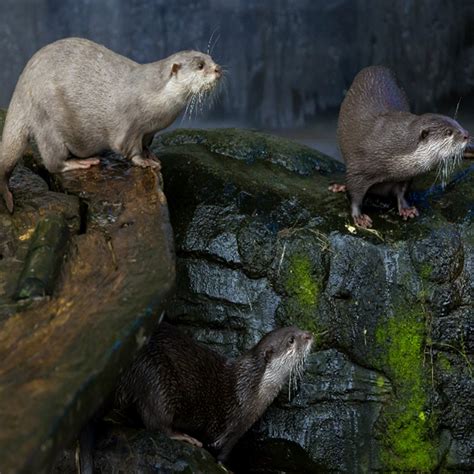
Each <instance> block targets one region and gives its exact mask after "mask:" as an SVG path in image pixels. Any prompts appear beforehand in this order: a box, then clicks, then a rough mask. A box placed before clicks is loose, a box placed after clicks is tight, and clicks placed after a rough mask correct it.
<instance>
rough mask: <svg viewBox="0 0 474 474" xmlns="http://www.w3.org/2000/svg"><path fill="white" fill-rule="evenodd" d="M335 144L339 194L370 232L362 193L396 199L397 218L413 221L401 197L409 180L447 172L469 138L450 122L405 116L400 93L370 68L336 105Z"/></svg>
mask: <svg viewBox="0 0 474 474" xmlns="http://www.w3.org/2000/svg"><path fill="white" fill-rule="evenodd" d="M337 135H338V141H339V146H340V148H341V152H342V156H343V158H344V161H345V163H346V167H347V171H346V186H343V185H338V184H336V185H333V186H331V187H330V188H329V189H330V190H331V191H335V192H338V191H345V190H346V189H347V192H348V194H349V197H350V200H351V211H352V217H353V219H354V222H355V224H357V225H359V226H361V227H371V226H372V220H371V219H370V217H369V216H368V215H366V214H362V212H361V206H362V201H363V199H364V196H365V194H366V193H367V192H369V193H374V194H378V195H382V196H388V195H394V196H396V198H397V203H398V212H399V214H400V215H401V216H402V217H403V219H407V218H413V217H416V216H418V210H417V209H416V208H415V207H411V206H410V205H409V204H408V202H407V201H406V199H405V193H406V191H407V189H408V187H409V185H410V182H411V180H412V178H414V177H415V176H417V175H419V174H422V173H425V172H427V171H428V170H430V169H432V168H435V167H439V168H440V172H441V173H443V174H444V178H445V179H446V174H447V172H448V171H449V170H450V169H451V168H452V167H453V166H454V164H455V163H456V162H457V161H459V160H460V159H461V157H462V155H463V151H464V149H465V148H466V146H467V144H468V142H469V134H468V132H467V131H466V130H464V128H462V127H461V126H460V125H459V124H458V123H457V122H456V121H455V120H453V119H451V118H449V117H446V116H444V115H438V114H423V115H415V114H412V113H410V109H409V105H408V101H407V98H406V96H405V93H404V92H403V91H402V89H401V88H400V87H399V85H398V83H397V81H396V79H395V76H394V75H393V73H392V72H391V71H390V70H389V69H388V68H386V67H382V66H370V67H367V68H365V69H363V70H362V71H360V72H359V74H357V76H356V77H355V79H354V82H353V83H352V85H351V87H350V89H349V91H348V92H347V95H346V97H345V98H344V101H343V102H342V105H341V110H340V112H339V122H338V130H337Z"/></svg>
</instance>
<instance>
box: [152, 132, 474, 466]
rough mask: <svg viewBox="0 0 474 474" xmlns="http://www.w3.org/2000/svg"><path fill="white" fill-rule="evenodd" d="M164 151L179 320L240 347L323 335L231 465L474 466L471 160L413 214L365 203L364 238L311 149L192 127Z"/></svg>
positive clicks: (219, 345)
mask: <svg viewBox="0 0 474 474" xmlns="http://www.w3.org/2000/svg"><path fill="white" fill-rule="evenodd" d="M154 149H155V151H156V153H157V154H158V155H159V156H160V159H161V161H162V163H163V173H164V179H165V182H166V191H167V196H168V199H169V202H170V212H171V216H172V223H173V227H174V229H175V233H176V246H177V256H178V274H179V278H178V283H177V294H176V296H175V298H174V301H173V304H172V305H171V306H170V308H169V311H168V317H169V318H170V319H172V320H173V321H174V322H176V323H177V324H179V325H180V326H181V327H183V328H184V329H185V330H186V331H188V332H190V333H192V334H193V335H194V336H195V337H196V338H198V339H200V340H201V341H203V342H205V343H207V344H209V345H211V346H212V347H214V348H216V349H218V350H221V351H223V352H225V353H227V354H230V355H235V354H238V353H240V352H241V351H243V350H245V349H246V348H248V347H250V346H251V345H252V344H253V342H254V341H257V340H258V339H259V338H260V337H261V336H262V335H263V334H264V333H265V332H266V331H268V330H269V329H271V328H272V327H274V326H281V325H288V324H297V325H298V326H300V327H302V328H305V329H309V330H311V331H313V333H315V335H316V337H317V345H316V347H315V354H314V355H313V356H312V359H311V363H310V364H309V365H308V367H307V370H306V372H305V376H304V377H303V380H302V381H301V383H300V384H299V385H298V386H297V387H296V389H295V390H292V392H291V397H290V401H288V396H289V394H288V393H286V394H283V395H282V396H283V397H284V398H281V397H280V398H279V400H278V401H277V402H276V403H275V404H274V405H273V406H272V407H271V408H270V409H269V410H268V412H267V413H266V415H265V416H264V418H263V419H262V421H261V422H260V423H258V424H257V425H256V426H255V427H254V429H253V430H251V432H249V433H248V434H247V435H246V436H245V437H244V438H243V439H242V440H241V443H240V447H237V448H236V454H235V456H234V458H233V460H232V462H233V464H232V468H233V470H235V471H236V472H239V470H240V471H244V472H275V471H281V470H284V471H288V472H318V470H321V471H325V470H332V469H336V470H338V471H339V472H351V473H352V472H367V471H375V470H392V471H404V470H406V471H429V470H433V469H436V468H437V467H439V466H441V465H443V466H444V467H445V468H447V469H451V468H452V469H458V468H460V466H462V468H463V469H474V455H473V451H472V450H470V446H471V445H472V439H474V437H473V436H472V426H474V424H473V423H472V422H471V409H470V408H469V407H468V405H469V404H470V403H471V398H470V395H469V392H470V391H471V390H472V387H471V380H472V376H471V375H470V374H471V373H472V366H473V358H472V347H471V346H472V341H471V339H472V337H471V336H472V332H473V323H472V318H469V317H468V315H470V314H472V311H473V294H474V292H473V291H472V289H473V288H474V280H473V274H472V263H473V261H474V260H473V255H474V254H473V242H474V240H473V235H474V234H473V232H474V227H473V224H472V210H473V208H472V206H473V199H472V197H473V191H472V190H473V189H474V188H473V184H474V183H473V180H474V166H472V164H469V163H468V162H465V163H464V164H463V165H462V167H461V168H460V169H459V170H458V171H457V174H456V175H455V176H453V177H452V180H451V182H450V183H449V184H448V186H447V187H446V189H442V188H440V187H439V186H438V185H436V184H435V185H433V186H430V184H431V183H433V181H434V175H433V174H431V175H428V176H425V177H423V178H422V179H419V180H417V181H416V182H415V184H414V190H413V192H412V193H411V199H412V201H413V202H414V203H416V205H417V206H418V207H419V208H420V210H421V216H420V217H419V218H418V219H417V220H416V221H410V222H404V221H402V220H401V219H400V218H399V216H398V215H397V212H396V209H395V208H394V206H393V203H387V202H383V201H378V200H372V201H370V202H368V207H370V208H371V209H370V214H371V216H372V217H373V219H374V225H375V226H374V230H372V231H364V230H357V229H355V228H354V227H353V225H352V222H351V219H350V215H349V206H348V202H347V200H346V199H345V197H344V196H343V195H340V194H339V195H335V194H333V193H330V192H328V191H327V186H328V185H329V184H330V183H331V182H334V181H339V180H340V179H341V174H340V172H341V168H340V165H339V164H336V163H333V162H331V160H330V159H329V158H328V157H325V156H324V155H321V154H319V153H316V152H313V151H311V150H309V149H305V147H302V146H300V145H293V144H292V143H291V142H289V141H285V140H282V139H278V140H275V139H273V138H269V137H268V135H265V134H260V133H257V132H250V131H239V130H235V129H227V130H219V131H195V130H192V131H187V130H180V131H176V132H172V133H170V134H165V135H163V136H162V137H160V138H159V139H158V140H157V141H156V142H155V147H154ZM461 413H465V414H466V415H465V420H461V419H460V417H461V416H462V415H461ZM239 450H240V451H239ZM239 452H240V453H242V452H245V453H246V457H247V458H248V459H249V461H248V462H244V461H243V455H239ZM292 466H293V467H292ZM293 468H294V470H292V469H293Z"/></svg>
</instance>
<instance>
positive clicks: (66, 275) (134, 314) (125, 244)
mask: <svg viewBox="0 0 474 474" xmlns="http://www.w3.org/2000/svg"><path fill="white" fill-rule="evenodd" d="M1 116H2V113H0V117H1ZM30 162H31V157H30V158H29V159H27V160H26V163H30ZM29 166H31V168H32V169H35V170H37V167H36V166H34V165H33V164H31V163H30V165H29ZM32 169H30V168H29V167H25V166H18V167H17V168H16V171H15V173H14V176H13V180H12V188H13V194H14V197H15V205H16V208H15V212H14V214H13V215H12V216H10V215H9V214H8V213H7V212H6V210H5V206H4V204H3V203H1V204H0V359H1V361H2V363H1V364H0V472H1V473H2V474H10V473H13V472H15V473H17V472H28V473H29V472H35V473H37V472H38V473H39V472H46V471H47V470H48V467H49V466H50V464H51V461H52V459H53V457H54V456H55V453H56V451H57V450H58V449H59V448H61V447H64V446H66V445H68V444H70V443H71V441H72V440H73V439H74V438H75V437H76V436H77V433H78V431H79V430H80V429H81V427H82V426H83V424H84V423H85V422H86V421H87V419H88V418H89V417H90V416H91V415H92V414H93V413H94V412H95V411H96V410H97V408H98V407H99V406H100V405H101V404H102V402H103V401H104V399H105V398H106V397H107V396H108V394H109V393H110V392H111V390H112V389H113V387H114V384H115V381H116V378H117V376H118V375H119V373H120V371H121V370H123V368H124V367H126V365H127V364H128V363H129V362H130V360H131V358H132V357H133V355H134V353H135V352H136V350H137V349H138V348H139V347H140V346H141V345H142V344H143V342H144V338H145V336H146V334H147V331H149V330H150V327H151V326H152V325H153V323H154V322H155V321H156V316H157V315H158V314H159V313H160V311H161V310H162V309H163V306H164V302H165V299H166V297H167V296H169V294H170V292H171V290H172V288H173V287H174V279H175V278H174V277H175V261H174V247H173V240H172V231H171V227H170V223H169V217H168V208H167V204H166V199H165V197H164V194H163V192H162V190H161V184H160V179H161V178H160V176H159V175H157V174H155V173H154V172H153V171H150V170H142V169H137V168H131V167H130V166H129V164H128V163H125V162H123V161H122V160H119V159H117V157H109V158H108V159H104V161H103V162H102V164H101V165H100V167H96V168H94V169H91V170H88V171H84V172H73V173H70V174H69V175H67V176H64V177H56V178H52V177H50V176H47V174H45V173H44V171H39V174H38V173H36V172H33V171H32ZM40 175H41V176H43V177H41V176H40ZM45 179H46V180H45ZM47 181H49V183H48V182H47ZM50 187H51V189H52V190H50ZM46 295H51V296H46ZM45 296H46V297H45Z"/></svg>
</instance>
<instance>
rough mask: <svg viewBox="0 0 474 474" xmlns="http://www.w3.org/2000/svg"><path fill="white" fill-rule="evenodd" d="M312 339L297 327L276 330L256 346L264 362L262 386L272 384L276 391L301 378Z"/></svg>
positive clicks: (308, 333) (311, 336) (309, 334)
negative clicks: (288, 381) (261, 352)
mask: <svg viewBox="0 0 474 474" xmlns="http://www.w3.org/2000/svg"><path fill="white" fill-rule="evenodd" d="M313 341H314V338H313V335H312V334H311V333H310V332H307V331H302V330H301V329H298V328H297V327H294V326H292V327H287V328H282V329H276V330H275V331H272V332H270V333H268V334H267V335H266V336H265V337H264V338H263V339H262V340H261V341H260V342H259V344H258V347H259V348H260V347H261V349H262V351H263V357H264V359H265V362H266V368H265V374H264V376H263V381H262V386H263V385H265V384H272V385H274V386H275V387H277V388H278V389H279V388H281V386H282V385H283V384H284V383H285V382H286V381H287V380H288V379H290V383H291V381H292V379H294V381H295V382H296V379H299V378H301V376H302V374H303V367H304V363H305V361H306V358H307V356H308V354H309V353H310V351H311V346H312V344H313Z"/></svg>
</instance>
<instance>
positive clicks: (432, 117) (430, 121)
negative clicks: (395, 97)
mask: <svg viewBox="0 0 474 474" xmlns="http://www.w3.org/2000/svg"><path fill="white" fill-rule="evenodd" d="M413 125H414V128H415V133H416V140H417V146H416V155H417V157H418V158H419V159H420V160H421V161H422V162H423V163H424V166H425V169H426V170H428V169H431V168H434V167H436V166H439V167H440V172H441V174H442V177H443V178H444V179H445V178H446V177H447V174H448V173H449V172H450V171H451V169H452V168H453V167H454V166H455V164H456V163H457V162H459V160H460V159H461V158H462V155H463V152H464V149H465V148H466V146H467V144H468V143H469V139H470V137H469V133H468V132H467V131H466V130H465V129H464V128H463V127H461V125H459V123H458V122H456V120H454V119H452V118H450V117H446V116H445V115H438V114H423V115H420V116H418V117H417V118H416V120H415V121H414V124H413Z"/></svg>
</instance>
